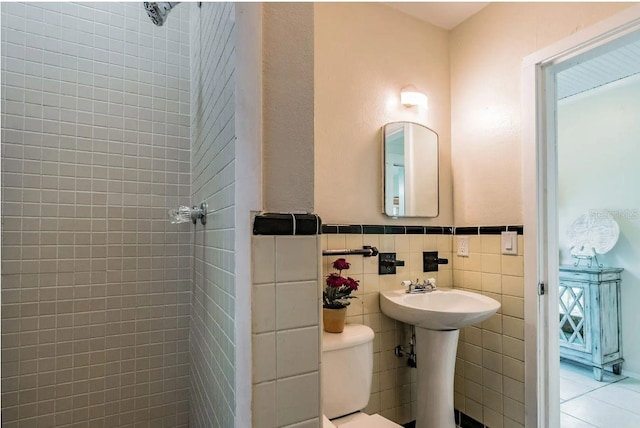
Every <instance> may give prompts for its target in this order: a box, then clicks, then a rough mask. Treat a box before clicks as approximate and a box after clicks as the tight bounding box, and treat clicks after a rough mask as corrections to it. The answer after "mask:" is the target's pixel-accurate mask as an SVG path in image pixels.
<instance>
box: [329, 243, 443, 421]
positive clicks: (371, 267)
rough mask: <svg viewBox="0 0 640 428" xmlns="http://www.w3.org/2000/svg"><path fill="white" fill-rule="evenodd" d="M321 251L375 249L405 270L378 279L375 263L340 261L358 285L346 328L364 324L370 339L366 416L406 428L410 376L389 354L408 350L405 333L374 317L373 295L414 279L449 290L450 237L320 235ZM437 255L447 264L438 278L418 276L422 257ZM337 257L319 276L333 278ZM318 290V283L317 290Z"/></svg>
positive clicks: (412, 394)
mask: <svg viewBox="0 0 640 428" xmlns="http://www.w3.org/2000/svg"><path fill="white" fill-rule="evenodd" d="M321 239H322V249H323V250H325V249H342V248H362V246H363V245H371V246H374V247H377V248H378V250H379V251H380V252H395V253H396V254H397V259H398V260H404V262H405V266H403V267H398V268H397V274H396V275H382V276H381V275H378V257H362V256H346V257H345V258H346V259H347V261H348V262H350V263H351V268H350V269H349V271H348V272H345V273H346V274H348V275H349V276H351V277H353V278H355V279H358V280H360V287H359V288H358V291H357V292H356V296H357V297H358V299H353V300H351V304H350V305H349V308H348V310H347V322H348V323H356V324H364V325H367V326H369V327H371V328H372V329H373V331H374V333H375V339H374V342H373V349H374V354H373V357H374V358H373V384H372V387H371V396H370V399H369V405H368V406H367V407H366V409H365V412H367V413H380V414H381V415H382V416H384V417H386V418H388V419H390V420H392V421H395V422H397V423H407V422H410V421H412V420H415V418H416V394H417V391H416V376H417V374H416V372H415V370H414V369H411V368H410V367H408V366H407V359H406V358H398V357H396V356H395V353H394V348H395V347H396V346H397V345H403V346H404V347H405V348H408V343H409V335H410V330H409V327H408V326H407V325H406V324H403V323H401V322H397V321H395V320H393V319H391V318H389V317H387V316H385V315H384V314H383V313H382V312H381V311H380V299H379V292H380V291H386V290H393V289H398V288H401V285H400V283H401V281H403V280H409V279H413V280H415V279H416V278H419V279H420V280H421V281H422V280H423V279H425V278H432V277H433V278H435V279H436V283H437V284H438V286H439V287H451V281H452V276H451V272H452V270H451V267H452V265H451V260H452V253H451V242H452V236H451V235H368V234H367V235H360V234H324V235H322V238H321ZM423 251H438V256H439V257H440V258H446V259H449V263H450V264H447V265H440V268H439V271H438V272H429V273H424V272H422V252H423ZM336 258H337V257H323V258H322V261H323V266H322V268H323V276H327V275H328V274H329V273H331V272H333V269H332V267H331V265H332V263H333V261H334V260H335V259H336ZM321 285H322V286H324V282H322V284H321Z"/></svg>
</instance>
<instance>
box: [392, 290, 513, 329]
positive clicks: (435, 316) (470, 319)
mask: <svg viewBox="0 0 640 428" xmlns="http://www.w3.org/2000/svg"><path fill="white" fill-rule="evenodd" d="M499 308H500V303H499V302H497V301H496V300H494V299H492V298H490V297H487V296H483V295H482V294H477V293H472V292H469V291H463V290H457V289H438V290H435V291H431V292H428V293H417V294H408V293H406V292H405V290H393V291H383V292H381V293H380V309H381V310H382V312H383V313H384V314H385V315H386V316H388V317H390V318H393V319H396V320H398V321H402V322H404V323H407V324H413V325H415V326H416V327H422V328H426V329H429V330H457V329H460V328H462V327H466V326H468V325H472V324H477V323H479V322H482V321H484V320H485V319H487V318H489V317H490V316H491V315H493V314H495V313H496V311H497V310H498V309H499Z"/></svg>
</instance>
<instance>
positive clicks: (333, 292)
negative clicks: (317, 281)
mask: <svg viewBox="0 0 640 428" xmlns="http://www.w3.org/2000/svg"><path fill="white" fill-rule="evenodd" d="M350 267H351V265H350V264H349V262H348V261H346V260H345V259H337V260H336V261H334V262H333V268H334V269H335V270H337V271H338V272H337V273H336V272H334V273H331V274H329V275H328V276H327V278H326V279H325V283H326V286H325V288H324V291H323V292H322V315H323V323H324V329H325V331H328V332H330V333H342V330H344V321H345V317H346V315H347V306H349V303H350V302H349V299H355V298H356V297H355V296H352V295H351V292H352V291H356V290H357V289H358V282H359V281H358V280H357V279H353V278H351V277H350V276H348V277H346V278H345V277H344V276H342V271H343V270H347V269H349V268H350Z"/></svg>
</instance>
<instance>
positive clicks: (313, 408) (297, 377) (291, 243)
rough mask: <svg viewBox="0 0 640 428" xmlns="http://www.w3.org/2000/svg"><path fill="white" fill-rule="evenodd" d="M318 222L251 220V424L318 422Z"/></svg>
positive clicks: (306, 218) (287, 217) (286, 217)
mask: <svg viewBox="0 0 640 428" xmlns="http://www.w3.org/2000/svg"><path fill="white" fill-rule="evenodd" d="M310 225H315V227H307V226H310ZM319 225H320V219H319V217H317V216H315V215H307V214H302V215H301V214H295V215H294V214H265V215H260V216H257V217H256V219H255V221H254V236H253V239H252V264H253V266H252V269H253V271H252V272H253V293H252V295H253V297H252V306H253V308H252V313H253V317H252V319H253V321H252V323H253V327H252V332H253V334H252V336H253V351H252V353H253V427H254V428H260V427H265V428H273V427H294V426H295V427H297V428H303V427H308V428H311V427H319V426H320V420H321V419H320V415H321V409H320V371H319V367H320V354H321V348H320V324H321V315H320V308H321V300H320V287H319V277H320V271H319V260H320V239H319V238H320V237H319V235H318V233H319V232H320V227H319Z"/></svg>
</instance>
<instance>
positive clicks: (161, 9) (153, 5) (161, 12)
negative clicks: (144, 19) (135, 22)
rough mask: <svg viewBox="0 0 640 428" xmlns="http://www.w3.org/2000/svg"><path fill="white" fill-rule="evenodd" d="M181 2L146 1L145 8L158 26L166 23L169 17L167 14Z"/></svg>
mask: <svg viewBox="0 0 640 428" xmlns="http://www.w3.org/2000/svg"><path fill="white" fill-rule="evenodd" d="M179 3H180V2H171V3H169V2H149V1H146V2H144V9H145V10H146V11H147V15H149V18H151V21H152V22H153V23H154V24H156V25H157V26H158V27H161V26H162V24H164V21H165V20H166V19H167V15H168V14H169V12H170V11H171V9H173V8H174V6H176V5H177V4H179Z"/></svg>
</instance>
